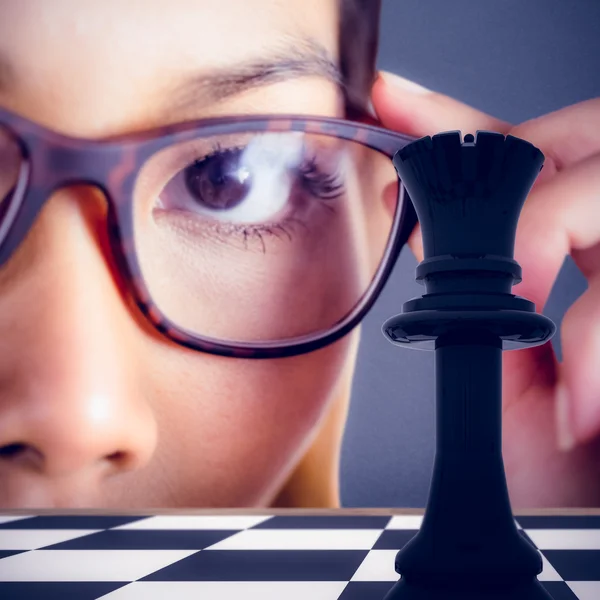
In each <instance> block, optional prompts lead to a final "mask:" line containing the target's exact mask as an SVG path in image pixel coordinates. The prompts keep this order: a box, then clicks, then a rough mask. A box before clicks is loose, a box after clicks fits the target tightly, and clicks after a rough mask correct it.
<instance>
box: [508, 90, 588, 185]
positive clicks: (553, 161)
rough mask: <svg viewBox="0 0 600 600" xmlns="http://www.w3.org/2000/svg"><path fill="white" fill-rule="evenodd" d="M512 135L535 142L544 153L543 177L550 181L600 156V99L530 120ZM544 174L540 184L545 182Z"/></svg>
mask: <svg viewBox="0 0 600 600" xmlns="http://www.w3.org/2000/svg"><path fill="white" fill-rule="evenodd" d="M510 134H511V135H514V136H515V137H519V138H523V139H525V140H527V141H529V142H531V143H532V144H533V145H534V146H537V147H538V148H539V149H540V150H541V151H542V152H543V153H544V156H545V158H546V159H545V161H544V168H543V170H542V174H544V175H545V176H546V177H548V175H550V174H553V172H555V171H560V170H562V169H565V168H567V167H570V166H571V165H573V164H575V163H577V162H580V161H582V160H585V159H586V158H588V157H590V156H593V155H594V154H598V153H600V98H592V99H591V100H585V101H584V102H578V103H577V104H572V105H570V106H566V107H564V108H561V109H560V110H557V111H554V112H551V113H548V114H546V115H543V116H541V117H537V118H535V119H530V120H529V121H525V122H524V123H521V124H519V125H517V126H515V127H513V129H512V130H511V131H510ZM542 174H540V177H538V180H539V181H543V178H542ZM538 180H536V183H537V181H538Z"/></svg>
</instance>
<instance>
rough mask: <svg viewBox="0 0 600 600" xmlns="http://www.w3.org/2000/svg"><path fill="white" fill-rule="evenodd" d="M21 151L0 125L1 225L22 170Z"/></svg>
mask: <svg viewBox="0 0 600 600" xmlns="http://www.w3.org/2000/svg"><path fill="white" fill-rule="evenodd" d="M21 162H22V157H21V149H20V148H19V145H18V143H17V141H16V140H15V139H14V137H13V136H12V134H11V133H10V132H9V131H7V130H6V129H5V128H4V127H3V126H2V125H0V223H2V221H3V220H4V217H5V216H6V213H7V210H8V207H9V206H10V201H11V199H12V198H13V195H14V191H15V188H16V186H17V182H18V180H19V172H20V170H21Z"/></svg>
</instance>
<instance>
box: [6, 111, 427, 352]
mask: <svg viewBox="0 0 600 600" xmlns="http://www.w3.org/2000/svg"><path fill="white" fill-rule="evenodd" d="M367 119H368V117H366V116H364V115H363V116H362V117H361V119H358V118H357V120H356V121H353V120H342V119H333V118H325V117H310V118H307V117H303V116H289V115H277V116H273V115H269V116H236V117H223V118H213V119H204V120H199V121H195V122H189V123H182V124H177V125H172V126H168V127H162V128H159V129H154V130H152V131H146V132H141V133H136V134H133V135H125V136H114V137H111V138H106V139H103V140H100V141H95V140H94V141H93V140H84V139H78V138H71V137H66V136H63V135H60V134H58V133H56V132H53V131H51V130H48V129H46V128H43V127H41V126H39V125H37V124H35V123H33V122H31V121H29V120H27V119H24V118H22V117H20V116H18V115H16V114H13V113H10V112H8V111H6V110H1V109H0V265H3V264H4V263H5V262H6V261H7V260H8V259H9V258H10V256H11V255H12V253H13V252H14V251H15V249H16V248H17V247H18V245H19V244H20V243H21V241H22V240H23V239H24V237H25V236H26V234H27V232H28V231H29V229H30V227H31V226H32V223H33V222H34V220H35V218H36V215H37V214H38V212H39V211H40V209H41V208H42V206H43V205H44V203H45V202H46V201H47V199H48V198H49V197H50V196H51V194H52V193H53V192H54V191H55V190H57V189H58V188H60V187H63V186H65V185H70V184H89V185H94V186H96V187H98V188H99V189H100V190H102V192H103V194H104V195H105V197H106V201H107V203H108V217H107V223H108V228H109V234H110V236H109V237H110V240H111V250H112V252H113V253H114V258H115V261H116V264H117V265H118V268H119V270H120V271H121V274H122V276H123V279H124V281H126V282H127V284H128V287H129V292H130V293H131V295H132V298H133V299H134V300H135V302H136V304H137V306H138V307H139V309H140V311H141V312H142V313H143V314H144V315H145V316H146V318H147V319H148V320H149V321H150V322H151V323H152V325H153V326H154V327H155V328H156V329H157V330H158V331H159V332H161V333H162V334H163V335H165V336H166V337H167V338H169V339H170V340H172V341H174V342H176V343H178V344H181V345H183V346H186V347H188V348H192V349H194V350H199V351H203V352H208V353H211V354H218V355H222V356H232V357H238V358H276V357H284V356H293V355H297V354H302V353H305V352H310V351H312V350H316V349H318V348H321V347H323V346H325V345H327V344H330V343H332V342H334V341H335V340H337V339H339V338H341V337H342V336H344V335H345V334H347V333H348V332H349V331H350V330H351V329H352V328H354V327H355V326H356V325H357V324H358V323H359V322H360V321H361V319H362V318H363V317H364V316H365V314H366V313H367V311H368V310H369V309H370V308H371V306H372V305H373V303H374V302H375V300H376V298H377V297H378V295H379V293H380V292H381V290H382V288H383V286H384V284H385V282H386V280H387V278H388V277H389V274H390V272H391V270H392V268H393V265H394V263H395V261H396V259H397V256H398V254H399V252H400V250H401V248H402V247H403V246H404V244H405V243H406V241H407V239H408V236H409V235H410V233H411V231H412V229H413V227H414V225H415V223H416V215H415V213H414V209H413V208H412V203H411V202H410V200H409V199H408V196H407V195H406V193H405V191H404V187H403V186H402V185H401V183H400V182H399V180H398V176H397V174H396V171H395V168H394V166H393V163H392V160H391V158H392V157H393V156H394V154H395V153H396V152H397V151H398V150H400V149H401V148H403V147H404V146H406V145H407V144H409V143H410V142H412V141H413V139H414V138H411V137H409V136H405V135H401V134H398V133H394V132H391V131H388V130H385V129H382V128H380V127H377V126H375V125H372V124H369V123H368V122H366V120H367Z"/></svg>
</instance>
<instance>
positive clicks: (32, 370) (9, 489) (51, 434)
mask: <svg viewBox="0 0 600 600" xmlns="http://www.w3.org/2000/svg"><path fill="white" fill-rule="evenodd" d="M99 198H100V199H101V196H100V195H99V193H98V192H97V191H96V190H91V189H90V188H71V189H63V190H61V191H60V192H57V193H56V194H55V195H54V196H53V197H52V198H51V199H50V200H49V202H48V203H47V204H46V206H45V208H44V209H43V211H42V213H41V215H40V216H39V218H38V220H37V222H36V223H35V225H34V227H33V228H32V230H31V231H30V233H29V235H28V237H27V238H26V240H25V241H24V242H23V244H22V245H21V247H20V248H19V249H18V250H17V252H16V254H15V255H14V256H13V257H12V258H11V260H10V261H9V263H7V264H6V265H4V267H3V268H2V269H1V270H0V357H1V361H0V481H4V485H0V504H3V505H12V506H15V507H18V506H20V505H21V506H22V505H25V504H29V500H28V498H30V497H31V495H32V490H34V489H35V490H36V491H35V494H34V495H35V497H36V499H37V500H36V506H40V505H49V506H56V505H74V504H78V505H82V504H84V505H93V504H96V499H97V498H99V497H100V496H101V495H102V491H101V487H102V482H103V481H105V480H106V479H107V478H108V477H109V476H110V475H114V474H118V473H124V472H126V471H132V470H136V469H140V468H142V467H143V466H145V465H146V464H147V463H148V462H149V461H150V459H151V457H152V455H153V453H154V450H155V447H156V442H157V428H156V422H155V419H154V413H153V411H152V409H151V407H150V406H149V404H148V403H147V402H146V401H145V398H144V396H143V393H142V390H141V385H140V381H141V380H143V376H142V373H141V368H142V364H141V352H140V350H141V348H142V346H143V341H144V336H143V335H141V334H140V329H139V326H138V325H137V324H136V321H135V319H132V316H131V311H130V310H129V309H128V306H127V299H126V295H125V294H124V293H123V286H122V285H121V284H120V280H119V277H118V275H117V274H116V270H115V269H114V267H113V265H112V262H111V259H110V253H109V251H108V243H107V239H106V225H105V218H104V210H105V207H104V203H103V202H101V201H99ZM146 341H147V340H146ZM58 482H60V483H58ZM3 490H4V491H3ZM3 494H8V495H9V496H10V497H6V496H5V497H2V496H3Z"/></svg>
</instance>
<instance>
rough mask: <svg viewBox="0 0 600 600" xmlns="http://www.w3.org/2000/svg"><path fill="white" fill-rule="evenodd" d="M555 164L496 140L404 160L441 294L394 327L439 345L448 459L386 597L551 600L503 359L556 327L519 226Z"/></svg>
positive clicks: (427, 274) (414, 343) (414, 342)
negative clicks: (505, 392) (532, 285)
mask: <svg viewBox="0 0 600 600" xmlns="http://www.w3.org/2000/svg"><path fill="white" fill-rule="evenodd" d="M543 162H544V155H543V154H542V152H541V151H540V150H539V149H537V148H536V147H535V146H533V145H532V144H530V143H529V142H527V141H525V140H521V139H519V138H516V137H514V136H511V135H507V136H506V137H505V136H504V135H502V134H499V133H496V132H491V131H478V132H477V133H476V137H474V136H473V135H471V134H469V135H465V138H464V143H462V142H461V132H460V131H449V132H444V133H440V134H437V135H434V136H433V137H430V136H427V137H424V138H421V139H419V140H417V141H415V142H413V143H412V144H409V145H408V146H406V147H405V148H403V149H402V150H400V151H399V152H398V153H397V154H396V155H395V157H394V165H395V167H396V170H397V172H398V175H399V177H400V179H401V180H402V181H403V183H404V186H405V188H406V190H407V192H408V194H409V196H410V200H411V201H412V202H413V205H414V207H415V211H416V213H417V216H418V219H419V222H420V225H421V232H422V237H423V248H424V260H423V261H422V262H421V263H420V264H419V265H418V267H417V270H416V275H417V280H418V281H419V282H420V283H424V285H425V287H426V290H427V293H426V294H424V295H423V296H422V297H420V298H414V299H412V300H410V301H408V302H406V303H405V304H404V305H403V312H402V314H400V315H397V316H396V317H393V318H391V319H389V320H388V321H387V322H386V323H385V324H384V326H383V331H384V334H385V335H386V336H387V337H388V338H389V339H390V340H391V341H392V342H393V343H395V344H397V345H401V346H404V347H407V348H413V347H416V348H417V349H419V348H420V349H430V350H435V383H436V453H435V463H434V469H433V477H432V482H431V487H430V494H429V500H428V503H427V508H426V511H425V516H424V519H423V523H422V526H421V528H420V530H419V532H418V533H417V534H416V535H415V537H414V538H413V539H411V540H410V541H409V542H408V544H406V546H405V547H404V548H403V549H402V550H400V551H399V552H398V554H397V555H396V562H395V567H396V571H397V572H398V573H399V574H400V575H401V577H400V579H399V581H398V582H397V583H396V584H395V585H394V586H393V587H392V588H391V590H390V591H389V593H388V594H387V595H386V597H385V600H475V599H477V600H551V596H550V594H549V593H548V592H547V591H546V590H545V588H544V587H543V586H542V584H541V583H540V582H539V580H538V579H537V575H538V574H539V573H540V572H541V571H542V558H541V555H540V553H539V551H538V550H537V549H536V548H535V546H533V544H531V543H530V542H529V541H528V540H527V539H526V538H525V537H524V536H523V535H521V533H520V532H519V530H518V529H517V526H516V524H515V520H514V517H513V514H512V509H511V505H510V499H509V495H508V488H507V485H506V475H505V471H504V463H503V459H502V435H501V433H502V412H501V409H502V351H503V350H513V349H519V348H524V347H528V346H535V345H540V344H544V343H546V342H547V341H548V340H550V338H551V337H552V335H554V333H555V331H556V327H555V325H554V323H553V322H552V321H551V320H550V319H548V318H547V317H545V316H543V315H540V314H537V313H536V312H535V305H534V304H533V303H532V302H530V301H529V300H526V299H525V298H521V297H519V296H516V295H514V294H511V288H512V286H513V285H515V283H519V282H520V281H521V267H520V266H519V264H518V263H517V262H516V261H515V260H514V258H513V254H514V243H515V236H516V229H517V222H518V219H519V214H520V212H521V209H522V207H523V204H524V202H525V199H526V197H527V195H528V193H529V191H530V190H531V187H532V186H533V183H534V181H535V179H536V177H537V176H538V174H539V172H540V170H541V169H542V166H543ZM523 451H524V452H525V451H526V450H525V449H524V450H523Z"/></svg>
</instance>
